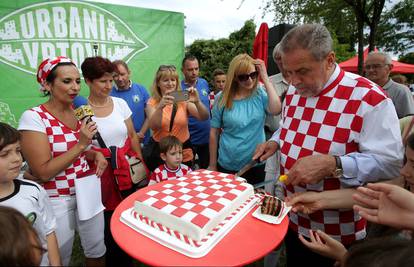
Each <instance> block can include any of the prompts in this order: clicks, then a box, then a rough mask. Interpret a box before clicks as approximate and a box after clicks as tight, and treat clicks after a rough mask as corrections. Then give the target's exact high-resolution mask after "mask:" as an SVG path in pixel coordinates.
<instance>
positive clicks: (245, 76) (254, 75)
mask: <svg viewBox="0 0 414 267" xmlns="http://www.w3.org/2000/svg"><path fill="white" fill-rule="evenodd" d="M257 75H259V73H258V72H257V71H253V72H252V73H249V74H239V75H237V79H238V80H239V81H241V82H245V81H247V80H248V79H249V77H250V78H251V79H252V80H254V79H256V78H257Z"/></svg>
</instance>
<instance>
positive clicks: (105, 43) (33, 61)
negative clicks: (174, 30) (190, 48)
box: [0, 1, 148, 74]
mask: <svg viewBox="0 0 414 267" xmlns="http://www.w3.org/2000/svg"><path fill="white" fill-rule="evenodd" d="M147 47H148V45H147V44H146V43H144V42H143V41H142V40H141V39H140V38H138V36H137V35H136V34H135V33H134V32H133V31H132V30H131V29H130V27H129V26H128V25H127V24H126V23H125V22H124V21H122V20H121V19H120V18H119V17H117V16H116V15H114V14H113V13H111V12H109V11H107V10H105V9H103V8H101V7H99V6H96V5H93V4H90V3H85V2H79V1H55V2H44V3H38V4H34V5H30V6H27V7H24V8H21V9H18V10H16V11H14V12H12V13H10V14H8V15H6V16H5V17H3V18H1V19H0V61H2V62H4V63H5V64H8V65H10V66H12V67H14V68H16V69H19V70H21V71H24V72H26V73H32V74H35V73H36V68H37V66H38V65H39V64H40V62H41V60H42V59H44V58H48V57H54V56H59V55H64V56H68V57H70V58H71V59H72V60H73V61H74V62H75V63H76V64H77V65H78V66H80V64H81V63H82V62H83V60H84V59H85V58H86V57H90V56H94V55H96V54H98V55H101V56H103V57H107V58H109V59H110V60H115V59H122V60H124V61H126V62H128V61H130V60H131V59H132V58H133V57H134V56H135V55H136V54H137V53H139V52H141V51H143V50H144V49H146V48H147Z"/></svg>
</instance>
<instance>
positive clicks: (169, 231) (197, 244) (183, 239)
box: [131, 196, 256, 247]
mask: <svg viewBox="0 0 414 267" xmlns="http://www.w3.org/2000/svg"><path fill="white" fill-rule="evenodd" d="M255 199H256V197H255V196H252V197H250V198H249V199H248V200H246V201H245V202H244V203H243V204H242V205H241V206H240V207H238V208H237V209H236V210H234V211H233V212H232V213H231V214H230V215H229V216H227V217H226V218H225V219H224V220H223V221H222V222H220V223H219V224H218V225H217V226H216V227H214V228H213V229H212V230H211V231H210V233H208V235H207V236H206V237H205V238H203V239H201V240H200V241H196V240H193V239H191V238H189V237H188V236H186V235H183V234H181V233H180V232H178V231H175V230H172V229H170V228H168V227H166V226H164V225H162V224H161V223H157V222H154V221H152V220H150V219H149V218H147V217H145V216H142V215H141V214H138V213H137V212H136V211H134V210H131V213H132V216H133V217H134V218H135V219H138V220H140V221H141V222H143V223H145V224H147V225H149V226H151V227H153V228H155V229H157V230H159V231H161V232H164V233H166V234H168V235H169V236H171V237H173V238H176V239H178V240H180V241H181V242H184V243H186V244H188V245H190V246H192V247H201V246H202V245H203V244H204V243H206V242H208V240H209V239H210V238H212V237H213V236H214V235H215V234H216V233H217V232H218V231H219V230H220V229H221V228H222V227H223V226H224V225H226V224H227V223H229V222H230V221H231V220H232V219H233V217H234V216H236V215H237V214H238V213H239V212H240V211H241V210H242V209H243V208H244V207H245V206H247V205H248V204H249V203H250V202H252V201H254V200H255Z"/></svg>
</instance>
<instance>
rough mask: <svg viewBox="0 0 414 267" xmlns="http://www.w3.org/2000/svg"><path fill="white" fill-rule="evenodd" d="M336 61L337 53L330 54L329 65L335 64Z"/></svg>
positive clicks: (328, 57)
mask: <svg viewBox="0 0 414 267" xmlns="http://www.w3.org/2000/svg"><path fill="white" fill-rule="evenodd" d="M335 59H336V57H335V52H334V51H331V52H329V54H328V56H327V60H328V63H329V65H330V66H331V65H332V64H335Z"/></svg>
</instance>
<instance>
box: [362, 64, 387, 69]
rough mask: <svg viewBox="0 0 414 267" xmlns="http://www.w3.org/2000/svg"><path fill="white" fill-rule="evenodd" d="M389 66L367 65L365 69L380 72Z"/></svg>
mask: <svg viewBox="0 0 414 267" xmlns="http://www.w3.org/2000/svg"><path fill="white" fill-rule="evenodd" d="M388 65H389V64H372V65H365V66H364V68H365V69H366V70H371V69H372V70H378V69H380V68H382V67H385V66H388Z"/></svg>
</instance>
